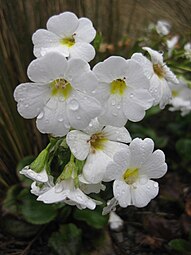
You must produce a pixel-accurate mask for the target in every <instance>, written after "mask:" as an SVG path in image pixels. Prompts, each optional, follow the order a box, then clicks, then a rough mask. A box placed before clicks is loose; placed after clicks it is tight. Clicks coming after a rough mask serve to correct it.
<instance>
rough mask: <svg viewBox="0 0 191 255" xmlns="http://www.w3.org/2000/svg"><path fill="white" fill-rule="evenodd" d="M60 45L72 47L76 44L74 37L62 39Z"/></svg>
mask: <svg viewBox="0 0 191 255" xmlns="http://www.w3.org/2000/svg"><path fill="white" fill-rule="evenodd" d="M60 43H61V44H63V45H65V46H68V47H72V46H73V45H74V44H75V39H74V36H73V35H72V36H70V37H65V38H62V39H60Z"/></svg>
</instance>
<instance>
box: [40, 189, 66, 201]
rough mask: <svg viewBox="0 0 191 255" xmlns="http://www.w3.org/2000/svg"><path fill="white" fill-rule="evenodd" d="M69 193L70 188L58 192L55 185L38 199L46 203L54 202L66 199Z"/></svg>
mask: <svg viewBox="0 0 191 255" xmlns="http://www.w3.org/2000/svg"><path fill="white" fill-rule="evenodd" d="M68 194H69V190H63V191H62V192H56V189H55V186H54V187H53V188H51V189H49V190H48V191H47V192H45V193H43V194H42V195H40V196H39V197H38V198H37V201H42V202H44V203H45V204H52V203H58V202H62V201H64V199H66V198H67V196H68Z"/></svg>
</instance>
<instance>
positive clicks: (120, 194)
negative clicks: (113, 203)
mask: <svg viewBox="0 0 191 255" xmlns="http://www.w3.org/2000/svg"><path fill="white" fill-rule="evenodd" d="M113 194H114V197H115V199H116V200H117V201H118V202H119V205H120V206H121V207H123V208H125V207H127V206H128V205H130V204H131V194H130V186H129V185H128V184H126V183H125V182H123V181H119V180H116V181H114V183H113Z"/></svg>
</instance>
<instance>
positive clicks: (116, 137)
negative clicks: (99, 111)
mask: <svg viewBox="0 0 191 255" xmlns="http://www.w3.org/2000/svg"><path fill="white" fill-rule="evenodd" d="M103 132H104V134H105V135H106V137H107V138H108V139H109V140H111V141H116V142H122V143H129V142H131V140H132V139H131V136H130V134H129V132H128V130H127V129H126V128H125V127H121V128H118V127H112V126H106V127H105V128H104V129H103Z"/></svg>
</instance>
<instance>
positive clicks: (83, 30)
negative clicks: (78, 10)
mask: <svg viewBox="0 0 191 255" xmlns="http://www.w3.org/2000/svg"><path fill="white" fill-rule="evenodd" d="M75 33H76V35H75V40H76V42H83V41H84V42H87V43H90V42H91V41H93V39H94V38H95V36H96V30H95V29H94V27H93V24H92V22H91V20H89V19H87V18H80V19H79V25H78V28H77V29H76V31H75Z"/></svg>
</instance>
